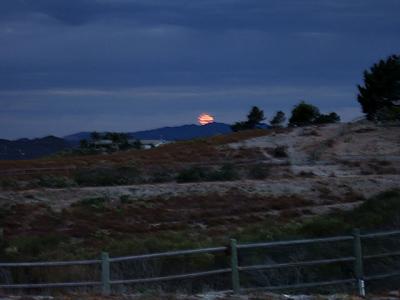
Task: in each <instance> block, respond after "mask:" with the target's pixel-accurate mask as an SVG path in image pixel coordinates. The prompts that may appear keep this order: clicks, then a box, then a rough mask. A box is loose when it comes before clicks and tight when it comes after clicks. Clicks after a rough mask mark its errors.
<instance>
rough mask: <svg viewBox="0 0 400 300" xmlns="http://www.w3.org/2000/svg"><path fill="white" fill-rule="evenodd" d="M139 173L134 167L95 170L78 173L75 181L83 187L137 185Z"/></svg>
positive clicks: (139, 179)
mask: <svg viewBox="0 0 400 300" xmlns="http://www.w3.org/2000/svg"><path fill="white" fill-rule="evenodd" d="M140 175H141V173H140V170H139V169H138V168H136V167H135V166H123V167H117V168H96V169H87V170H82V171H79V172H77V173H76V174H75V181H76V182H77V183H78V184H79V185H83V186H107V185H124V184H134V183H139V182H141V181H143V180H142V178H141V176H140Z"/></svg>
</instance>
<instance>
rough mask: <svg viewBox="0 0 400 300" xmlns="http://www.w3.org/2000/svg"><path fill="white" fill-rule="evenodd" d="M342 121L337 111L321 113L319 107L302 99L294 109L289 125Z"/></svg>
mask: <svg viewBox="0 0 400 300" xmlns="http://www.w3.org/2000/svg"><path fill="white" fill-rule="evenodd" d="M339 121H340V117H339V115H338V114H337V113H335V112H331V113H329V114H327V115H325V114H321V113H320V112H319V109H318V107H316V106H314V105H311V104H308V103H306V102H304V101H301V102H300V103H299V104H298V105H296V106H295V107H294V108H293V110H292V116H291V117H290V119H289V126H307V125H317V124H328V123H336V122H339Z"/></svg>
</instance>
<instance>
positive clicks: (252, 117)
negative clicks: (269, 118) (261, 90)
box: [231, 106, 265, 132]
mask: <svg viewBox="0 0 400 300" xmlns="http://www.w3.org/2000/svg"><path fill="white" fill-rule="evenodd" d="M263 120H265V117H264V111H262V110H261V109H259V108H258V107H257V106H253V107H252V109H251V110H250V112H249V114H248V115H247V121H243V122H236V123H235V124H233V125H232V126H231V129H232V130H233V131H235V132H236V131H241V130H247V129H254V128H256V127H257V125H259V124H260V123H261V122H262V121H263Z"/></svg>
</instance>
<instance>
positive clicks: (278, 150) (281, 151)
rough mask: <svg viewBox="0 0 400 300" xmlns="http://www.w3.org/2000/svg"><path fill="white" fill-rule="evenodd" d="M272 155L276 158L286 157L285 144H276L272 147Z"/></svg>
mask: <svg viewBox="0 0 400 300" xmlns="http://www.w3.org/2000/svg"><path fill="white" fill-rule="evenodd" d="M272 155H273V156H274V157H276V158H286V157H288V154H287V147H286V146H277V147H275V148H274V149H273V151H272Z"/></svg>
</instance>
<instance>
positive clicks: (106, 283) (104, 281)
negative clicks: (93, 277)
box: [101, 252, 111, 295]
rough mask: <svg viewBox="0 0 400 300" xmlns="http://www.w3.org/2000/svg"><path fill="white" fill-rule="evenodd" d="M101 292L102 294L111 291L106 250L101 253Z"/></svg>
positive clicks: (107, 293) (108, 258) (108, 259)
mask: <svg viewBox="0 0 400 300" xmlns="http://www.w3.org/2000/svg"><path fill="white" fill-rule="evenodd" d="M101 292H102V294H103V295H109V294H110V292H111V284H110V257H109V255H108V253H107V252H102V253H101Z"/></svg>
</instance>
